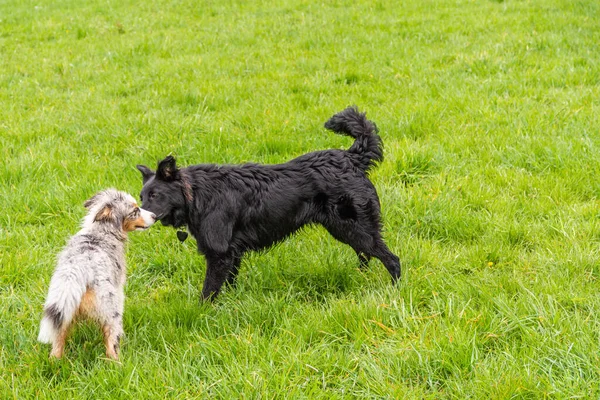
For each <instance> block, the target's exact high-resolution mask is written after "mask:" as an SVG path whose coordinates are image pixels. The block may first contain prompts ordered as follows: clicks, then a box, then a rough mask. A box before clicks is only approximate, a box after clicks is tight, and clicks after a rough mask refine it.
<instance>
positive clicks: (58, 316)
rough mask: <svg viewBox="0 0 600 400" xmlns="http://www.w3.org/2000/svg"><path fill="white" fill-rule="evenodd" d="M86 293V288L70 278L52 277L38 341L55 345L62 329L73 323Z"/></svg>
mask: <svg viewBox="0 0 600 400" xmlns="http://www.w3.org/2000/svg"><path fill="white" fill-rule="evenodd" d="M84 293H85V287H84V286H82V285H81V284H79V283H76V282H74V281H73V280H71V279H68V278H67V279H60V277H57V276H54V277H52V281H51V282H50V289H49V291H48V298H47V300H46V304H45V305H44V316H43V317H42V322H41V323H40V333H39V335H38V341H40V342H42V343H54V341H55V340H56V338H57V336H58V334H59V332H60V331H61V329H64V328H65V327H66V326H68V325H69V324H70V323H71V320H72V319H73V317H74V316H75V313H76V312H77V309H78V308H79V305H80V304H81V299H82V297H83V294H84Z"/></svg>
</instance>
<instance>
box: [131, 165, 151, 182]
mask: <svg viewBox="0 0 600 400" xmlns="http://www.w3.org/2000/svg"><path fill="white" fill-rule="evenodd" d="M135 167H136V168H137V169H139V170H140V172H141V173H142V179H143V181H142V182H143V183H144V184H146V182H148V180H149V179H150V178H152V177H153V176H154V171H152V170H151V169H150V168H148V167H146V166H145V165H136V166H135Z"/></svg>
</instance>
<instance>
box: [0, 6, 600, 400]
mask: <svg viewBox="0 0 600 400" xmlns="http://www.w3.org/2000/svg"><path fill="white" fill-rule="evenodd" d="M599 99H600V3H599V2H597V1H595V0H586V1H584V0H579V1H570V0H562V1H560V0H554V1H552V0H539V1H516V0H506V1H504V2H502V1H487V0H479V1H466V0H464V1H432V0H426V1H421V0H407V1H404V2H395V1H362V0H360V1H329V2H312V1H291V0H280V1H252V2H243V1H239V2H238V1H205V2H193V1H189V0H181V1H163V0H150V1H143V2H142V1H138V2H134V1H131V0H123V1H111V0H108V1H98V0H89V1H75V0H64V1H63V0H59V1H54V2H51V1H48V0H37V1H31V0H18V1H17V0H3V1H0V146H1V148H2V162H1V163H0V182H1V183H0V210H2V212H1V213H0V261H1V271H0V321H1V327H0V341H1V348H0V397H1V398H15V399H24V398H34V397H37V398H71V397H80V398H87V399H90V398H94V399H96V398H98V399H100V398H111V399H115V398H140V399H141V398H169V399H170V398H180V399H184V398H195V397H198V398H204V397H216V398H224V399H227V398H418V399H423V398H454V399H463V398H476V399H488V398H489V399H505V398H547V397H551V398H598V397H599V396H600V296H599V288H600V284H599V282H598V279H599V277H600V209H599V206H600V174H599V172H600V136H599V135H598V134H599V133H600V132H599V128H600V120H599V119H600V117H599V116H600V113H599V107H600V102H599ZM351 104H357V105H358V106H359V107H360V108H361V109H363V110H364V111H367V113H368V116H369V117H370V118H371V119H373V120H374V121H376V122H377V124H378V126H379V128H380V131H381V132H380V133H381V136H382V138H383V141H384V144H385V156H386V160H385V161H384V162H383V163H382V164H381V165H380V166H379V168H377V169H376V170H375V172H374V173H373V174H372V180H373V182H374V183H375V186H376V187H377V189H378V191H379V194H380V197H381V202H382V207H383V214H384V220H385V223H384V226H385V234H384V236H385V239H386V241H387V242H388V244H389V245H390V247H391V248H392V250H393V251H394V252H396V253H397V254H398V255H399V256H400V258H401V260H402V262H403V279H402V282H401V283H400V284H399V285H398V286H396V287H394V286H392V285H391V284H390V282H389V276H388V274H387V272H386V271H385V268H384V267H383V266H382V265H381V264H380V263H379V262H378V261H373V262H372V263H371V268H370V269H369V270H368V271H361V270H359V269H358V263H357V260H356V257H355V255H354V252H353V251H352V250H351V249H350V248H349V247H347V246H345V245H342V244H339V243H337V242H336V241H335V240H334V239H332V238H331V237H329V236H328V235H327V234H326V232H325V231H324V230H323V229H321V228H309V229H306V230H304V231H303V232H302V233H301V234H299V235H296V236H295V237H293V238H292V239H291V240H288V241H286V242H284V243H282V244H280V245H278V246H276V247H275V248H273V249H272V250H270V251H268V252H266V253H264V254H252V255H251V256H249V257H247V258H246V259H245V260H244V262H243V264H242V270H241V273H240V276H239V280H238V286H237V288H236V289H234V290H227V291H226V292H224V293H223V294H222V295H221V296H220V297H219V299H218V301H217V302H216V303H214V304H201V303H200V302H199V295H200V289H201V287H202V282H203V279H204V270H205V264H204V259H203V258H202V257H201V256H200V255H198V254H196V252H195V243H194V242H193V240H188V241H187V242H185V243H184V244H180V243H179V242H178V241H177V239H176V236H175V231H174V230H172V229H170V228H166V227H162V226H156V227H154V228H152V229H151V230H149V231H148V232H139V233H138V232H136V233H134V234H132V235H131V236H130V241H129V249H128V255H127V260H128V283H127V288H126V294H127V302H126V305H125V331H126V338H125V340H124V341H123V343H122V361H121V362H120V363H114V362H110V361H108V360H106V359H105V358H104V349H103V344H102V338H101V334H100V331H99V330H98V329H97V328H95V326H94V325H93V324H83V325H82V326H80V327H79V329H76V330H75V332H74V334H73V335H72V338H71V340H70V341H69V342H68V344H67V350H66V351H67V353H66V358H65V359H64V360H61V361H58V362H52V361H50V360H49V359H48V353H49V347H48V346H46V345H41V344H39V343H37V342H36V336H37V329H38V324H39V319H40V316H41V312H42V304H43V301H44V297H45V295H46V291H47V287H48V283H49V280H50V276H51V273H52V270H53V268H54V262H55V256H56V254H57V253H58V252H59V251H60V249H61V248H62V246H63V245H64V244H65V242H66V240H67V238H68V237H69V236H70V235H72V234H74V233H75V232H76V231H77V230H78V225H79V221H80V220H81V218H82V217H83V215H84V208H83V206H82V204H83V202H84V200H85V199H87V198H89V197H90V196H91V195H92V194H93V193H95V192H96V191H98V190H100V189H104V188H107V187H117V188H119V189H122V190H126V191H129V192H131V193H132V194H134V195H136V196H137V194H138V193H139V191H140V189H141V177H140V174H139V172H138V171H137V170H136V169H135V164H139V163H142V164H147V165H150V166H152V167H155V165H156V162H157V160H158V159H160V158H162V157H164V156H165V155H167V154H173V155H175V156H177V158H178V162H179V163H180V164H181V165H189V164H193V163H201V162H212V163H241V162H248V161H253V162H262V163H279V162H284V161H286V160H288V159H290V158H292V157H295V156H298V155H300V154H302V153H305V152H308V151H313V150H319V149H326V148H330V147H333V148H347V147H349V146H350V144H351V140H350V139H348V138H344V137H339V136H336V135H334V134H331V133H329V132H326V131H325V130H324V129H323V127H322V124H323V122H324V121H325V120H327V118H329V117H330V116H331V115H332V114H333V113H335V112H337V111H339V110H341V109H343V108H344V107H346V106H347V105H351Z"/></svg>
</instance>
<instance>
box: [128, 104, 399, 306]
mask: <svg viewBox="0 0 600 400" xmlns="http://www.w3.org/2000/svg"><path fill="white" fill-rule="evenodd" d="M325 127H326V128H327V129H330V130H332V131H334V132H336V133H340V134H345V135H348V136H352V137H353V138H354V139H355V142H354V144H353V145H352V147H350V149H348V150H324V151H315V152H313V153H308V154H305V155H303V156H300V157H298V158H296V159H294V160H291V161H289V162H287V163H285V164H277V165H257V164H245V165H239V166H236V165H225V166H219V165H211V164H200V165H192V166H190V167H187V168H182V169H178V168H177V165H176V163H175V159H174V158H173V157H171V156H168V157H167V158H165V159H164V160H162V161H160V162H159V163H158V169H157V170H156V173H154V172H153V171H151V170H150V169H149V168H148V167H146V166H144V165H138V166H137V168H138V169H139V170H140V171H141V173H142V175H143V182H144V187H143V189H142V192H141V194H140V198H141V200H142V208H143V209H145V210H148V211H150V212H152V213H154V214H156V216H157V219H159V220H160V221H161V222H162V224H163V225H171V226H174V227H180V226H184V225H187V227H188V229H189V231H190V232H191V234H192V235H194V238H195V239H196V241H197V245H198V251H199V252H200V253H202V254H204V255H205V256H206V263H207V266H206V278H205V280H204V288H203V289H202V296H203V297H204V298H211V297H214V296H216V295H217V294H218V293H219V290H220V289H221V286H222V285H223V283H225V282H228V283H233V282H234V280H235V277H236V275H237V273H238V269H239V267H240V262H241V259H242V256H243V255H244V253H245V252H246V251H248V250H260V249H264V248H266V247H269V246H271V245H272V244H274V243H276V242H279V241H281V240H283V239H285V238H286V237H288V236H290V235H291V234H292V233H294V232H295V231H297V230H298V229H300V228H301V227H302V226H304V225H306V224H314V223H318V224H321V225H323V226H324V227H325V228H326V229H327V230H328V231H329V233H331V234H332V235H333V237H335V238H336V239H337V240H339V241H341V242H343V243H347V244H349V245H350V246H351V247H352V248H353V249H354V251H355V252H356V254H357V255H358V258H359V261H360V265H361V267H366V265H367V264H368V262H369V259H370V258H371V256H373V257H376V258H378V259H380V260H381V261H382V262H383V264H384V265H385V267H386V268H387V270H388V271H389V273H390V275H391V276H392V280H393V281H394V282H395V281H397V280H398V279H399V278H400V261H399V260H398V257H397V256H395V255H394V254H393V253H392V252H390V250H389V249H388V247H387V246H386V244H385V243H384V242H383V240H382V238H381V220H380V208H379V198H378V197H377V192H376V191H375V187H374V186H373V184H372V183H371V181H369V179H368V178H367V172H368V170H369V169H370V168H371V167H373V166H374V165H375V164H376V163H377V162H379V161H381V160H383V145H382V143H381V139H380V138H379V136H378V135H377V127H376V126H375V124H373V123H372V122H371V121H369V120H367V119H366V117H365V114H364V113H359V112H358V110H357V109H356V108H347V109H346V110H344V111H342V112H340V113H338V114H336V115H334V116H333V117H331V119H330V120H329V121H327V122H326V123H325Z"/></svg>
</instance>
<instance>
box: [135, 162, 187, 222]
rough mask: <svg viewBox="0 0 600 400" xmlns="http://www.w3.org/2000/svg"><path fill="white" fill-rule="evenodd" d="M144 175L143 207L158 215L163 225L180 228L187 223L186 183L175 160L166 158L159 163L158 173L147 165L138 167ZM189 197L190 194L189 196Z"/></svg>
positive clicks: (157, 217)
mask: <svg viewBox="0 0 600 400" xmlns="http://www.w3.org/2000/svg"><path fill="white" fill-rule="evenodd" d="M137 169H138V170H140V172H141V173H142V178H143V183H144V187H143V188H142V192H141V193H140V199H141V200H142V207H143V208H144V209H145V210H148V211H150V212H153V213H154V214H156V219H159V220H160V222H161V223H162V224H163V225H171V226H174V227H180V226H183V225H185V224H186V223H187V222H186V215H185V214H186V213H185V210H186V192H187V193H189V191H190V190H191V188H186V187H185V185H186V183H185V182H184V181H183V180H182V176H181V171H180V170H179V168H177V163H176V161H175V158H173V157H172V156H168V157H166V158H165V159H164V160H162V161H160V162H159V163H158V168H157V169H156V172H154V171H152V170H151V169H150V168H148V167H146V166H145V165H138V166H137ZM188 196H189V194H188Z"/></svg>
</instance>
